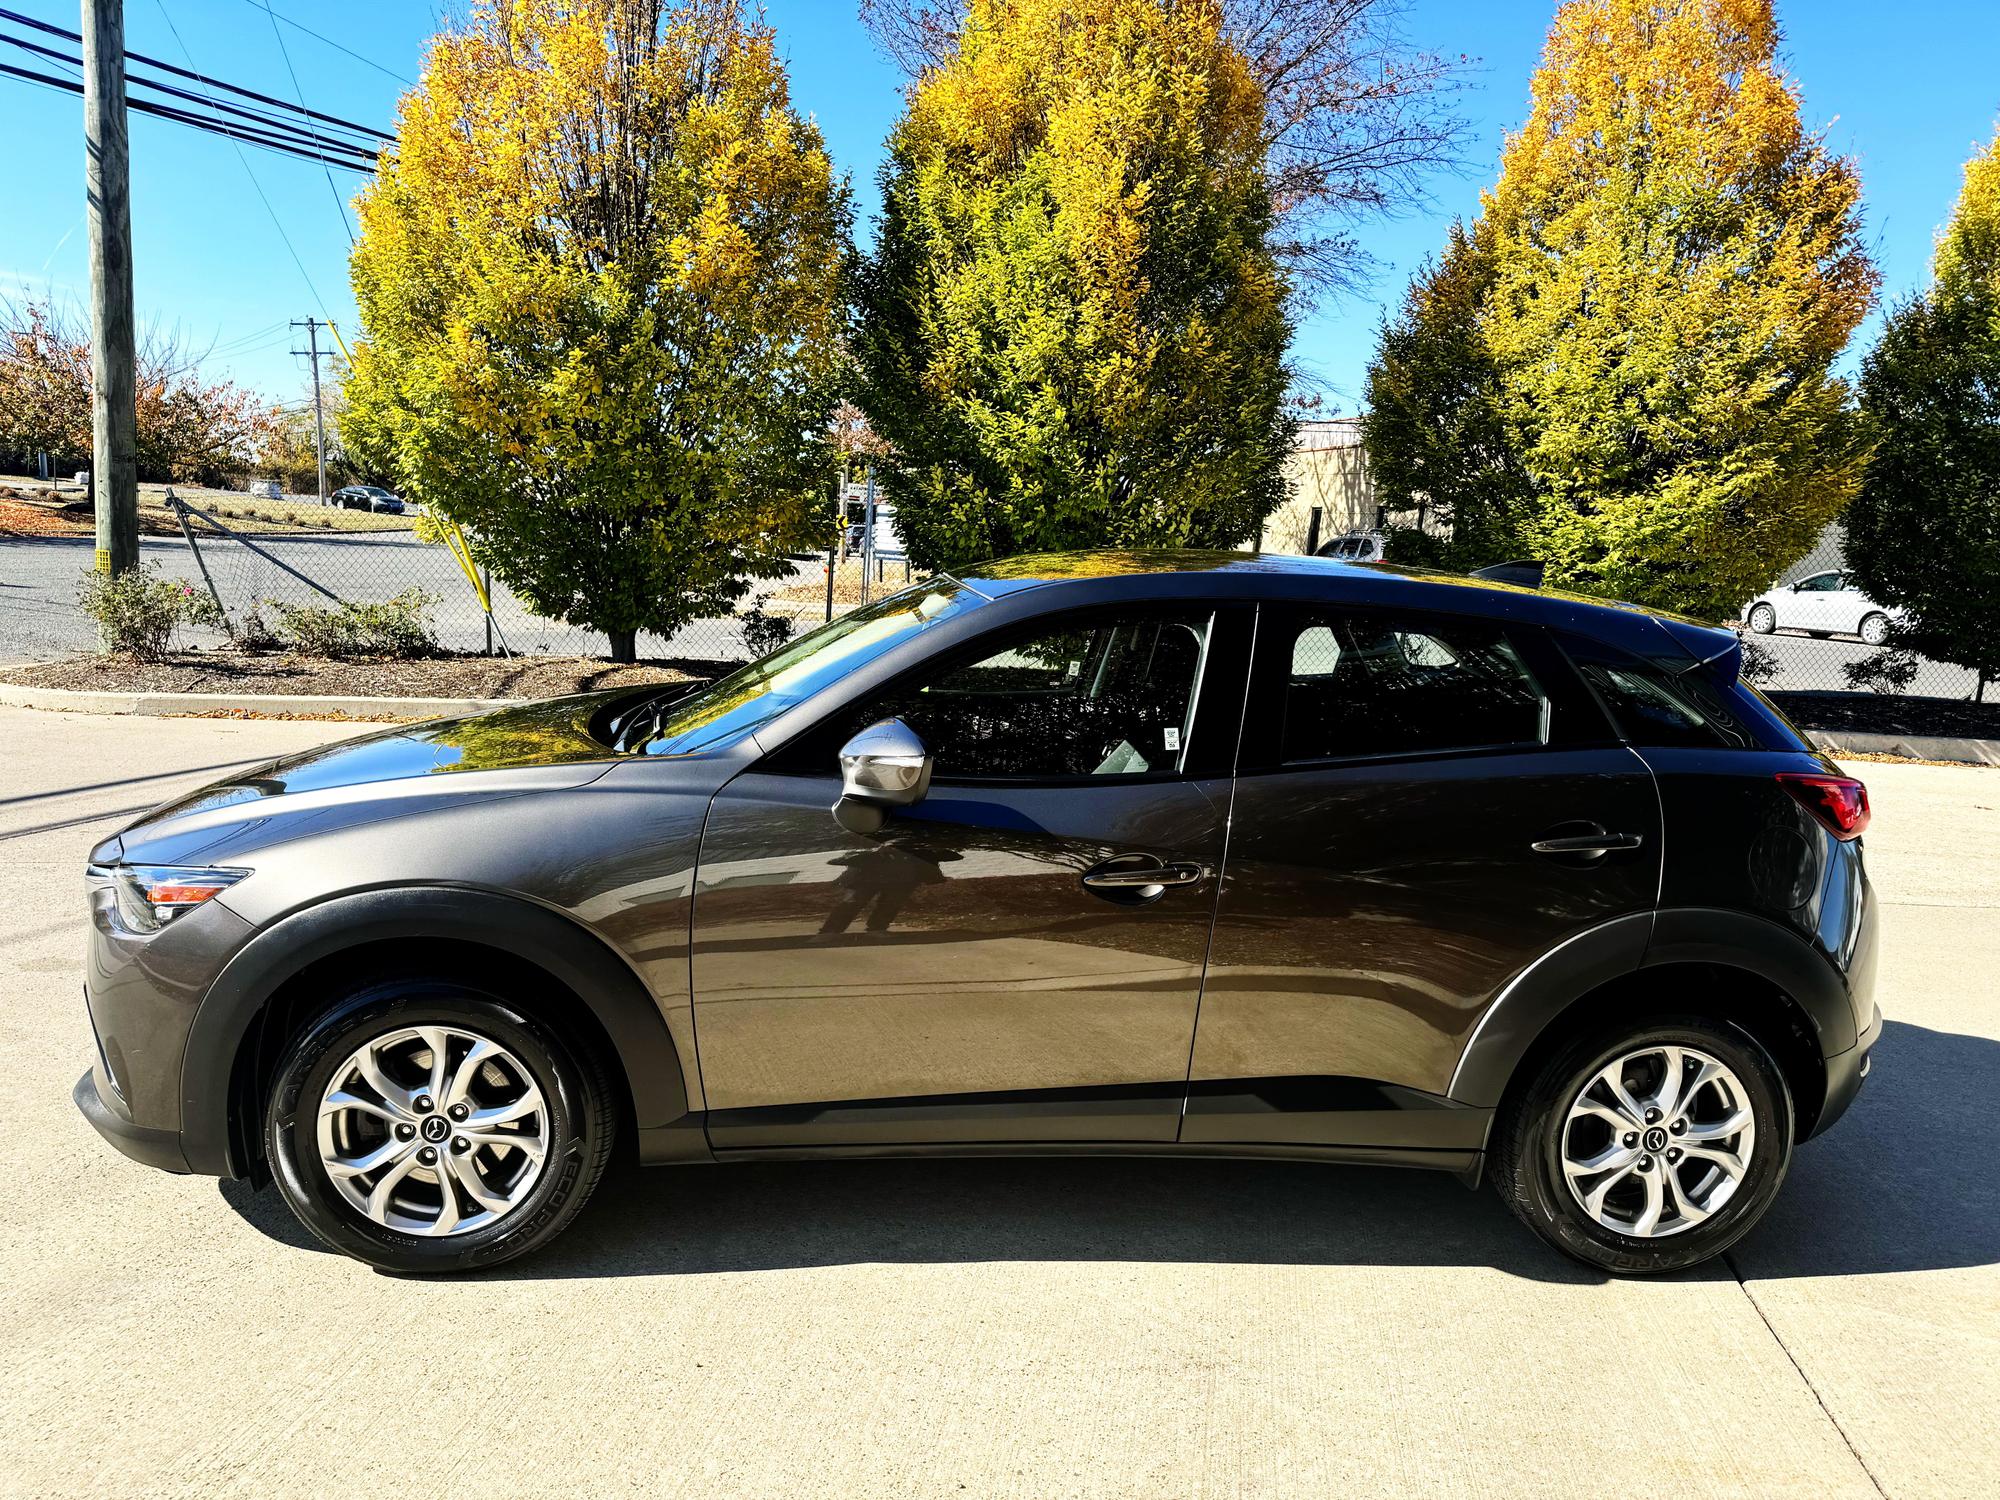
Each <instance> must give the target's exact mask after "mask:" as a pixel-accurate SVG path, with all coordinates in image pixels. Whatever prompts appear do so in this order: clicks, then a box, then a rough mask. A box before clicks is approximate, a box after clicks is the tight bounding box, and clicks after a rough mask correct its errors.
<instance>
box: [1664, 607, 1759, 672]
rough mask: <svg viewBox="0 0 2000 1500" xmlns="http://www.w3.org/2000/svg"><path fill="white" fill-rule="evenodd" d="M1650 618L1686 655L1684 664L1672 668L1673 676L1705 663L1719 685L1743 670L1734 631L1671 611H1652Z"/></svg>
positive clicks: (1739, 640)
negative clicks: (1657, 613)
mask: <svg viewBox="0 0 2000 1500" xmlns="http://www.w3.org/2000/svg"><path fill="white" fill-rule="evenodd" d="M1653 619H1654V621H1655V622H1656V623H1657V624H1658V625H1659V627H1660V628H1661V629H1662V630H1664V631H1666V633H1667V634H1668V635H1670V636H1672V637H1673V638H1674V644H1675V645H1676V646H1679V647H1680V648H1681V650H1683V651H1685V652H1686V653H1687V654H1688V657H1689V658H1690V660H1689V661H1688V662H1687V664H1686V665H1685V666H1681V667H1676V668H1675V675H1676V676H1678V675H1679V674H1680V673H1682V672H1692V671H1694V670H1695V669H1696V668H1697V667H1707V668H1708V669H1709V671H1710V673H1712V674H1713V675H1714V677H1715V678H1716V679H1717V681H1718V682H1719V683H1720V685H1721V686H1723V687H1728V686H1729V685H1730V684H1732V683H1733V682H1735V681H1736V678H1737V674H1739V673H1740V672H1741V671H1742V670H1743V641H1742V638H1741V637H1740V636H1738V635H1737V634H1736V632H1735V631H1733V630H1724V629H1722V628H1721V627H1720V626H1716V625H1701V624H1697V623H1696V622H1695V621H1693V620H1683V619H1678V618H1676V617H1675V616H1673V615H1655V616H1653Z"/></svg>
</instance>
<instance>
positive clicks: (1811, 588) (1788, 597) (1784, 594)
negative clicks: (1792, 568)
mask: <svg viewBox="0 0 2000 1500" xmlns="http://www.w3.org/2000/svg"><path fill="white" fill-rule="evenodd" d="M1897 618H1898V615H1897V611H1895V610H1893V609H1889V608H1887V607H1886V606H1884V605H1880V604H1877V603H1876V602H1875V601H1874V600H1873V599H1870V598H1869V597H1868V596H1867V595H1866V594H1864V593H1862V592H1861V590H1860V589H1859V588H1857V587H1855V585H1854V583H1853V582H1852V581H1851V580H1850V579H1849V578H1848V576H1847V575H1846V574H1845V573H1842V572H1838V571H1835V572H1831V573H1813V574H1810V575H1809V576H1807V577H1805V578H1801V579H1799V580H1798V581H1797V582H1796V583H1781V584H1779V585H1778V586H1777V587H1776V588H1774V589H1772V590H1770V592H1768V593H1763V594H1759V595H1758V596H1757V597H1756V598H1755V599H1752V600H1751V601H1750V602H1749V603H1748V604H1746V605H1744V606H1743V623H1744V624H1746V625H1748V626H1749V627H1750V628H1751V629H1752V630H1754V631H1756V632H1757V634H1759V635H1769V634H1770V633H1771V632H1772V631H1774V630H1803V631H1805V632H1806V633H1807V634H1808V635H1858V636H1860V637H1861V639H1862V640H1864V641H1866V642H1867V643H1868V644H1869V645H1871V646H1879V645H1881V644H1882V643H1883V642H1884V641H1886V640H1887V639H1888V638H1889V626H1890V623H1891V622H1892V621H1894V620H1895V619H1897Z"/></svg>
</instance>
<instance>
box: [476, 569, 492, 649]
mask: <svg viewBox="0 0 2000 1500" xmlns="http://www.w3.org/2000/svg"><path fill="white" fill-rule="evenodd" d="M479 585H480V588H481V589H482V590H484V592H485V604H486V654H487V655H488V656H491V655H492V654H493V570H492V569H491V568H489V567H486V566H484V565H483V564H482V565H481V567H480V569H479Z"/></svg>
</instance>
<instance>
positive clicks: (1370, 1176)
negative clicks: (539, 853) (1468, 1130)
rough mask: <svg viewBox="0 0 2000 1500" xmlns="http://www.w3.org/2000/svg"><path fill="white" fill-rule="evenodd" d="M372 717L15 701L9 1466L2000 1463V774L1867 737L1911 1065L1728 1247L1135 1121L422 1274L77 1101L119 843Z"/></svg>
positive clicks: (407, 1489) (1867, 1479) (1449, 1484)
mask: <svg viewBox="0 0 2000 1500" xmlns="http://www.w3.org/2000/svg"><path fill="white" fill-rule="evenodd" d="M341 732H342V731H341V730H340V729H338V728H337V727H334V726H327V725H310V724H287V723H235V722H214V721H199V720H157V719H126V720H113V719H91V718H82V717H71V716H61V715H38V714H34V713H30V712H27V711H20V710H0V772H4V775H0V879H4V890H5V892H6V896H7V902H6V906H5V908H4V911H0V976H4V980H5V986H4V990H0V1060H4V1067H0V1169H3V1170H4V1175H0V1183H4V1187H5V1191H4V1192H0V1493H4V1494H8V1495H14V1494H50V1495H68V1494H85V1493H88V1494H93V1495H123V1494H146V1495H155V1494H166V1495H199V1496H211V1495H225V1494H226V1495H238V1494H240V1495H256V1496H271V1495H294V1494H297V1495H306V1494H314V1495H317V1494H329V1493H335V1492H346V1493H353V1494H359V1493H373V1494H384V1495H394V1496H412V1495H422V1496H448V1497H459V1500H462V1497H471V1496H483V1495H524V1494H545V1493H564V1494H604V1493H609V1492H613V1491H619V1492H633V1493H644V1494H659V1495H688V1496H702V1497H721V1496H774V1497H775V1496H782V1497H796V1496H818V1495H829V1496H864V1497H876V1496H904V1495H907V1496H939V1495H968V1496H996V1495H1006V1496H1022V1497H1033V1500H1045V1497H1052V1496H1066V1495H1080V1496H1081V1495H1092V1496H1095V1495H1132V1496H1148V1497H1157V1496H1162V1495H1204V1496H1207V1495H1266V1494H1269V1495H1301V1496H1314V1497H1326V1496H1341V1497H1351V1496H1367V1495H1390V1494H1398V1495H1401V1494H1408V1495H1427V1496H1428V1495H1480V1496H1494V1495H1585V1494H1587V1495H1620V1494H1630V1495H1664V1494H1671V1495H1675V1496H1689V1495H1721V1494H1736V1495H1756V1496H1768V1495H1778V1494H1791V1495H1799V1496H1814V1497H1818V1496H1827V1495H1860V1496H1868V1495H1875V1494H1888V1495H1895V1496H1936V1495H1968V1496H1971V1495H1980V1496H1985V1495H1991V1494H1993V1493H1995V1492H1996V1491H2000V1173H1997V1172H1996V1170H1995V1163H1996V1161H2000V983H1996V980H1995V978H1994V976H1995V975H1996V974H2000V772H1994V771H1980V770H1970V769H1967V770H1957V769H1940V768H1931V767H1924V766H1906V765H1869V766H1864V767H1862V768H1861V772H1862V774H1863V775H1864V776H1865V777H1866V778H1867V779H1868V781H1869V782H1870V784H1871V787H1872V788H1873V791H1874V795H1875V804H1876V814H1875V817H1876V821H1875V827H1874V829H1873V830H1871V831H1870V833H1869V835H1868V845H1869V857H1870V862H1871V865H1872V867H1873V870H1874V875H1875V879H1876V881H1877V885H1878V888H1879V890H1880V893H1881V896H1882V898H1883V900H1884V901H1885V903H1886V904H1887V908H1888V909H1887V911H1886V913H1885V922H1886V940H1885V948H1886V954H1885V960H1884V967H1883V970H1882V975H1881V985H1882V988H1881V995H1880V998H1881V1001H1882V1005H1883V1008H1884V1010H1885V1011H1886V1012H1887V1014H1888V1015H1889V1016H1890V1018H1891V1019H1890V1021H1889V1026H1888V1030H1887V1033H1886V1035H1885V1037H1884V1040H1883V1042H1882V1045H1881V1047H1880V1050H1879V1051H1878V1052H1877V1054H1876V1057H1877V1064H1876V1068H1875V1075H1874V1078H1873V1079H1872V1080H1871V1082H1870V1084H1869V1086H1868V1088H1867V1089H1866V1090H1865V1091H1864V1092H1863V1094H1862V1097H1861V1100H1860V1102H1859V1103H1858V1104H1857V1105H1856V1106H1855V1108H1854V1111H1853V1112H1852V1114H1850V1115H1849V1117H1848V1118H1847V1120H1846V1121H1845V1122H1843V1123H1842V1124H1841V1125H1840V1126H1839V1127H1838V1129H1837V1130H1835V1131H1834V1132H1833V1133H1832V1134H1831V1135H1830V1136H1828V1137H1827V1138H1826V1139H1825V1140H1823V1141H1821V1142H1817V1143H1814V1144H1813V1145H1811V1146H1808V1147H1806V1148H1804V1149H1803V1150H1802V1151H1801V1152H1800V1154H1799V1157H1798V1159H1797V1161H1796V1163H1795V1165H1794V1167H1793V1171H1792V1177H1791V1181H1790V1182H1789V1183H1788V1184H1787V1186H1786V1188H1785V1191H1784V1194H1783V1195H1782V1197H1781V1198H1780V1200H1779V1203H1778V1206H1777V1208H1776V1209H1775V1210H1774V1211H1773V1213H1772V1215H1771V1217H1770V1218H1769V1219H1768V1220H1767V1221H1766V1223H1765V1225H1764V1226H1763V1227H1762V1228H1761V1229H1760V1230H1759V1231H1758V1232H1757V1233H1756V1234H1755V1235H1754V1236H1753V1237H1752V1238H1751V1239H1750V1240H1749V1241H1748V1242H1747V1243H1746V1244H1744V1245H1743V1246H1742V1247H1741V1248H1740V1249H1739V1250H1738V1251H1737V1252H1736V1253H1735V1255H1734V1256H1733V1257H1731V1259H1730V1260H1729V1262H1727V1263H1725V1264H1722V1265H1719V1266H1716V1267H1713V1268H1712V1269H1710V1270H1708V1271H1706V1272H1703V1273H1699V1274H1694V1275H1688V1276H1683V1277H1679V1278H1676V1279H1673V1280H1669V1281H1664V1282H1614V1281H1607V1280H1604V1279H1602V1278H1600V1277H1597V1276H1594V1275H1591V1274H1589V1273H1587V1272H1585V1271H1584V1270H1582V1269H1581V1268H1579V1267H1576V1266H1573V1265H1571V1264H1569V1263H1568V1262H1566V1261H1563V1260H1561V1259H1559V1258H1558V1257H1556V1256H1555V1255H1554V1254H1553V1253H1552V1252H1550V1251H1547V1250H1545V1249H1544V1248H1542V1246H1541V1245H1540V1244H1539V1242H1537V1241H1535V1240H1534V1239H1532V1238H1531V1237H1530V1236H1529V1235H1528V1234H1527V1232H1526V1231H1525V1230H1523V1229H1521V1228H1520V1227H1519V1226H1518V1225H1517V1224H1515V1223H1514V1221H1513V1220H1512V1219H1511V1218H1509V1217H1508V1215H1507V1214H1506V1213H1505V1211H1504V1210H1503V1209H1502V1207H1501V1206H1500V1204H1499V1202H1498V1200H1497V1199H1496V1198H1494V1197H1493V1195H1492V1194H1491V1193H1486V1192H1482V1193H1478V1194H1472V1193H1467V1192H1466V1191H1465V1190H1464V1189H1462V1188H1460V1187H1458V1186H1457V1185H1456V1184H1455V1183H1453V1182H1452V1181H1450V1180H1449V1179H1446V1178H1442V1177H1431V1176H1428V1175H1419V1174H1416V1173H1395V1172H1388V1171H1371V1170H1362V1169H1335V1168H1326V1167H1313V1166H1305V1165H1290V1164H1243V1163H1189V1164H1183V1163H1173V1162H1157V1161H1116V1160H1105V1161H1066V1162H1003V1161H971V1162H951V1163H899V1164H888V1163H873V1164H871V1163H861V1162H855V1163H844V1164H828V1165H824V1166H813V1167H792V1166H775V1165H774V1166H761V1167H748V1166H744V1167H735V1168H687V1169H678V1170H660V1171H655V1172H652V1173H649V1174H638V1173H628V1174H626V1175H623V1176H618V1177H614V1178H613V1179H612V1180H610V1181H608V1182H607V1183H606V1184H605V1186H604V1187H603V1188H602V1189H600V1191H599V1194H598V1197H597V1199H596V1200H595V1201H594V1202H593V1204H592V1206H591V1208H590V1209H589V1210H588V1212H586V1214H585V1215H584V1217H583V1219H582V1220H581V1221H580V1222H579V1223H578V1224H577V1225H576V1226H575V1227H574V1228H573V1229H572V1230H571V1231H570V1233H569V1234H568V1236H567V1237H566V1238H565V1239H564V1240H562V1241H560V1242H559V1243H558V1244H557V1245H556V1246H555V1247H553V1249H552V1250H551V1251H550V1252H549V1253H547V1254H544V1255H542V1256H541V1257H539V1258H537V1259H533V1260H530V1261H528V1262H526V1263H525V1264H520V1265H517V1266H513V1267H509V1268H506V1269H505V1270H503V1271H502V1272H500V1273H499V1274H496V1275H489V1276H485V1277H482V1278H479V1279H476V1280H464V1281H458V1282H418V1281H399V1280H394V1279H391V1278H388V1277H385V1276H379V1275H376V1274H374V1273H373V1272H370V1271H368V1270H365V1269H364V1268H362V1267H361V1266H359V1265H356V1264H354V1263H352V1262H350V1261H346V1260H343V1259H340V1258H338V1257H335V1256H333V1255H329V1254H325V1253H322V1252H320V1251H318V1250H316V1249H314V1248H312V1247H310V1246H308V1245H307V1244H306V1243H305V1242H304V1240H303V1237H302V1235H301V1232H300V1231H298V1230H297V1229H296V1228H295V1227H293V1225H292V1224H291V1223H290V1222H289V1220H288V1218H287V1216H286V1214H285V1211H284V1209H283V1208H282V1206H281V1205H280V1204H279V1203H278V1201H277V1199H276V1197H275V1195H274V1194H272V1193H270V1192H268V1191H267V1192H264V1193H258V1194H251V1193H248V1192H246V1191H244V1190H242V1189H241V1188H238V1187H234V1186H231V1187H218V1185H217V1184H216V1183H214V1182H212V1181H207V1180H203V1179H200V1178H172V1177H166V1176H163V1175H160V1174H158V1173H154V1172H150V1171H147V1170H145V1169H143V1168H140V1167H137V1166H134V1165H132V1164H130V1163H128V1162H127V1161H125V1160H124V1159H123V1158H122V1157H120V1156H118V1155H117V1154H115V1153H114V1152H113V1151H112V1150H111V1149H110V1148H109V1147H107V1146H105V1145H104V1144H102V1143H101V1142H100V1141H98V1139H97V1138H96V1137H95V1136H94V1135H93V1134H92V1133H91V1131H90V1130H89V1128H88V1127H87V1126H86V1125H85V1124H84V1123H83V1121H82V1120H81V1119H80V1118H79V1117H78V1116H77V1115H76V1113H75V1111H74V1110H73V1109H72V1107H71V1105H70V1101H69V1089H70V1085H71V1083H72V1082H73V1081H74V1080H75V1078H76V1075H77V1074H78V1072H80V1071H81V1070H82V1068H83V1067H84V1065H85V1062H86V1060H87V1059H88V1057H89V1055H90V1040H89V1034H88V1031H87V1028H86V1023H85V1020H84V1015H83V1010H82V1006H81V1004H80V1001H79V995H78V986H79V983H80V972H79V969H80V965H79V948H80V944H81V939H82V920H81V915H80V913H81V900H82V898H81V881H80V873H81V872H80V868H79V867H80V865H81V863H82V859H83V855H84V852H85V850H86V849H87V848H88V847H89V845H90V844H91V842H92V841H93V839H94V838H95V837H96V836H97V835H98V833H99V832H100V831H101V830H102V829H103V828H105V827H106V826H107V825H109V824H111V823H112V822H114V821H115V820H116V818H117V817H118V816H119V814H120V813H122V812H123V811H124V810H126V809H131V808H137V807H139V806H142V805H145V804H148V803H151V802H153V801H156V800H158V799H161V798H164V797H166V796H167V795H169V794H170V793H172V792H175V791H176V790H179V789H181V788H183V787H185V786H188V785H191V784H193V783H196V782H199V781H202V780H205V779H209V778H211V777H213V776H215V775H218V774H220V769H221V768H222V767H224V766H226V765H229V764H232V763H236V762H242V761H247V760H253V759H255V758H258V757H262V756H266V755H269V754H272V753H275V752H277V751H280V750H284V749H289V748H293V747H299V746H304V745H307V744H311V743H315V742H318V741H320V740H323V739H326V738H329V737H332V736H333V735H336V734H338V733H341Z"/></svg>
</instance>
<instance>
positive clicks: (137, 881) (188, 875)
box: [89, 865, 250, 932]
mask: <svg viewBox="0 0 2000 1500" xmlns="http://www.w3.org/2000/svg"><path fill="white" fill-rule="evenodd" d="M249 873H250V872H249V871H248V870H220V869H212V868H210V867H208V866H205V865H111V866H109V867H106V866H104V865H92V866H91V867H90V870H89V879H90V881H91V883H92V884H99V883H103V884H108V885H109V886H110V887H111V890H112V894H113V896H114V897H115V899H116V900H117V902H118V917H119V920H120V921H121V922H123V923H124V924H125V926H126V927H127V928H129V929H130V930H132V931H134V932H157V931H159V930H160V929H161V928H162V927H164V926H166V925H167V923H169V922H171V921H173V919H174V918H175V917H177V916H179V915H180V914H181V913H182V912H184V911H187V910H188V909H189V908H191V907H196V906H199V905H201V904H202V902H204V901H207V900H209V899H210V898H212V897H214V896H216V895H218V894H220V893H221V892H223V891H226V890H228V889H229V888H230V887H231V886H232V885H234V884H236V882H237V881H239V880H241V879H242V878H243V877H244V876H245V875H248V874H249Z"/></svg>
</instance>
